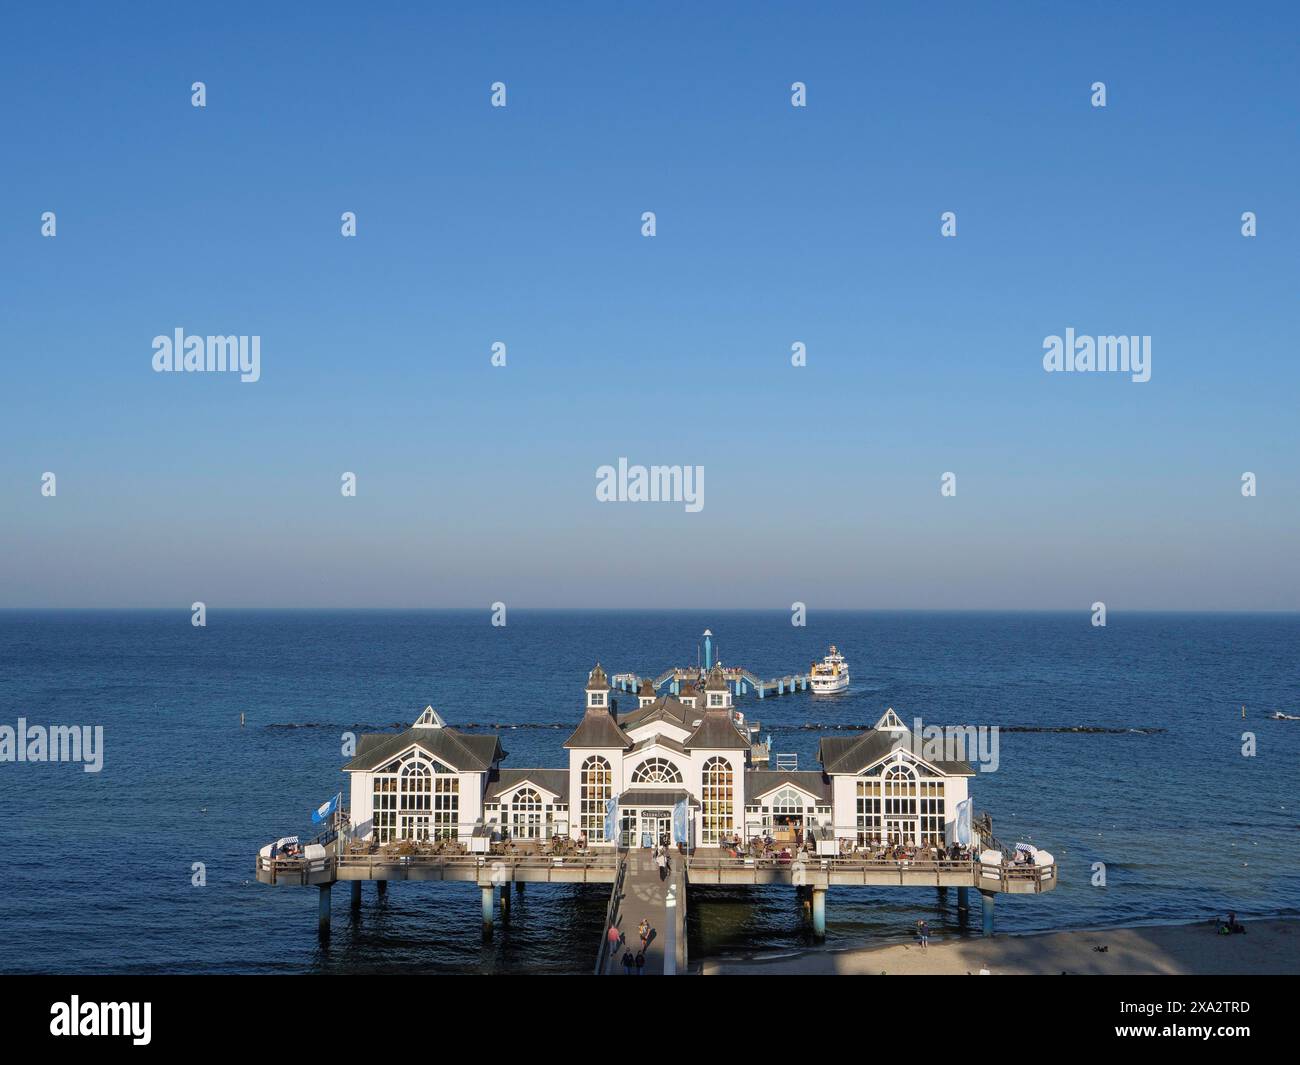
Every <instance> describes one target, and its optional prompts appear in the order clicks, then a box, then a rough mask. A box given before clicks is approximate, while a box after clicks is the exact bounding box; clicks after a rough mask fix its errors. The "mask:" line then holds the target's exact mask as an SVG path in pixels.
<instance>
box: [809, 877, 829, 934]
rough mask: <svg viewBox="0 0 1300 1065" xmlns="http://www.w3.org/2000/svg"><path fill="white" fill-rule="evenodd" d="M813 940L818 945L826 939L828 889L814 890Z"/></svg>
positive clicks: (816, 888)
mask: <svg viewBox="0 0 1300 1065" xmlns="http://www.w3.org/2000/svg"><path fill="white" fill-rule="evenodd" d="M812 923H813V939H815V940H816V941H817V942H818V943H820V942H821V941H822V940H824V939H825V938H826V889H825V888H819V887H815V888H813V889H812Z"/></svg>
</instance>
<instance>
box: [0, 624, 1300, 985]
mask: <svg viewBox="0 0 1300 1065" xmlns="http://www.w3.org/2000/svg"><path fill="white" fill-rule="evenodd" d="M706 626H707V627H710V628H712V630H713V632H714V633H715V634H716V635H717V637H718V639H719V641H720V647H721V652H722V655H723V658H724V660H725V661H727V662H729V663H730V662H736V663H739V664H744V665H746V666H748V667H749V668H751V669H753V670H754V671H755V672H757V673H759V674H761V675H764V676H769V675H776V674H778V673H784V672H787V671H792V670H795V669H798V668H803V667H806V665H807V663H808V662H809V661H810V660H811V659H813V658H814V657H815V656H820V654H822V653H824V649H825V647H826V645H827V644H828V643H830V642H832V641H833V642H835V643H837V644H838V645H839V646H840V647H841V649H842V650H843V651H844V652H845V653H846V655H847V656H848V657H849V660H850V662H851V664H852V667H853V676H854V685H853V688H852V690H851V691H850V692H848V693H846V694H845V695H843V696H837V697H813V696H811V695H807V694H800V695H795V696H787V697H785V698H782V699H776V700H764V701H763V702H762V703H759V702H758V701H757V700H755V699H753V698H752V697H751V698H748V699H745V700H742V705H743V706H744V708H745V709H746V710H747V711H748V712H749V713H750V714H751V715H756V716H758V717H759V718H760V719H761V720H762V722H763V724H764V726H765V729H770V731H772V732H773V734H774V748H775V749H776V750H778V751H793V752H796V753H797V754H798V755H799V761H800V766H801V767H812V766H813V765H814V755H815V752H816V747H817V738H818V736H819V732H818V731H816V730H815V729H809V728H806V727H805V726H807V725H808V724H813V725H834V724H863V725H867V724H871V723H872V722H874V721H875V720H876V718H877V717H878V716H879V714H880V713H881V712H882V711H883V709H884V707H885V706H887V705H892V706H893V707H894V708H895V709H897V710H899V711H900V712H901V713H902V715H903V717H904V719H905V720H910V719H911V718H912V716H913V715H920V716H922V717H923V718H925V719H926V720H927V721H928V722H935V723H969V724H996V725H1000V726H1052V725H1092V726H1102V727H1113V728H1120V729H1128V728H1141V729H1151V728H1157V729H1164V730H1166V731H1164V732H1156V733H1153V734H1141V733H1137V732H1125V733H1121V734H1116V735H1109V734H1108V735H1090V734H1052V733H1036V732H1030V733H1004V734H1003V735H1002V737H1001V767H1000V769H999V771H998V772H996V773H993V774H982V775H980V776H979V777H977V778H976V780H975V782H974V790H975V798H976V807H977V809H985V810H989V811H990V812H991V813H992V815H993V818H994V828H995V831H996V832H997V833H998V835H999V836H1001V837H1002V838H1003V840H1004V841H1006V842H1011V841H1013V840H1015V839H1027V840H1032V841H1033V842H1035V843H1037V844H1039V845H1041V846H1045V847H1047V848H1048V849H1050V850H1051V851H1052V852H1053V853H1055V854H1056V855H1057V857H1058V859H1059V860H1060V861H1061V865H1062V875H1063V879H1064V882H1063V885H1062V887H1061V888H1060V889H1059V890H1057V891H1056V892H1054V893H1052V894H1049V895H1044V896H1041V897H1036V898H1014V899H1003V900H1001V901H1000V902H999V907H998V921H999V927H1000V929H1001V930H1003V931H1036V930H1044V929H1050V928H1061V927H1071V926H1075V927H1082V926H1098V925H1119V924H1131V923H1138V922H1160V921H1186V920H1194V919H1199V918H1201V917H1206V916H1209V915H1212V914H1214V913H1216V912H1221V911H1226V910H1227V909H1236V910H1237V911H1238V913H1239V914H1242V915H1246V916H1265V915H1290V916H1297V915H1300V854H1298V853H1297V846H1296V843H1297V837H1296V829H1297V826H1298V825H1300V795H1297V787H1296V783H1297V780H1298V779H1300V721H1296V722H1285V721H1271V720H1266V719H1265V715H1266V713H1269V712H1271V711H1273V710H1275V709H1281V710H1283V711H1285V712H1288V713H1297V712H1300V684H1298V683H1297V680H1298V679H1300V678H1298V677H1297V668H1298V661H1300V660H1298V656H1297V650H1298V649H1300V618H1297V617H1295V616H1227V615H1219V616H1190V615H1154V614H1153V615H1128V616H1125V615H1117V614H1112V615H1111V616H1110V619H1109V625H1108V626H1107V627H1106V628H1105V629H1095V628H1093V627H1091V625H1090V624H1089V618H1088V615H1087V614H1086V613H1084V612H1080V613H1078V614H1071V615H1062V614H858V613H834V614H831V613H821V614H816V613H814V614H813V615H812V616H811V617H810V619H809V624H808V627H807V628H806V629H795V628H792V627H791V626H790V624H789V620H788V615H787V614H784V613H771V614H767V613H731V612H719V613H714V614H707V615H706V614H701V613H694V612H682V613H652V614H643V613H622V612H589V613H566V612H532V613H528V612H523V611H512V612H511V614H510V616H509V625H508V626H507V627H506V628H492V627H491V626H490V625H489V624H488V614H487V611H479V612H474V613H468V612H386V611H368V612H366V611H363V612H355V611H349V612H267V611H264V612H246V613H245V612H220V611H213V612H211V613H210V614H209V616H208V626H207V628H205V629H196V628H194V627H192V626H191V625H190V615H189V613H188V612H187V611H185V610H180V611H173V612H168V613H162V612H77V613H61V612H60V613H46V612H0V723H7V724H10V725H13V724H15V723H16V721H17V718H18V717H20V716H24V717H26V718H27V719H28V720H29V721H31V722H45V723H51V722H53V723H67V724H72V723H86V724H102V725H103V726H104V729H105V748H106V753H105V765H104V770H103V772H102V773H99V774H98V775H95V774H88V773H83V772H82V771H81V769H80V767H79V766H74V765H30V764H0V810H3V812H4V821H5V831H4V841H5V857H6V869H5V875H4V881H3V886H2V888H0V927H2V928H3V929H4V931H5V934H4V936H3V937H0V971H5V972H15V971H104V970H108V971H153V970H165V971H175V972H252V971H256V972H302V971H348V972H357V971H386V970H387V971H399V970H400V971H403V972H411V971H427V972H486V971H530V972H557V973H558V972H572V971H585V970H586V968H587V966H588V965H589V964H590V959H591V958H592V957H593V955H594V951H595V948H596V945H597V944H596V940H597V936H598V933H599V930H600V921H601V916H602V914H603V911H604V906H605V902H606V894H605V891H604V890H603V889H599V888H590V889H583V888H567V887H544V886H540V885H530V886H529V888H528V891H527V893H526V894H525V895H523V896H522V897H519V898H517V900H516V904H515V907H514V913H513V919H512V922H511V926H510V927H509V928H508V929H501V928H498V933H497V936H496V937H495V939H494V941H493V942H492V943H491V944H490V945H487V946H484V945H483V944H482V943H481V942H480V939H479V935H478V919H479V918H478V909H479V894H478V891H477V889H476V888H475V887H473V886H472V885H438V884H394V885H392V887H391V890H390V892H389V895H388V898H387V899H386V900H385V901H384V902H382V903H381V902H378V901H376V900H375V899H374V898H373V895H372V891H373V889H372V888H370V887H369V886H367V888H366V890H365V896H364V906H363V912H362V916H361V919H360V921H359V923H358V924H356V925H355V926H354V925H351V924H350V923H349V921H348V919H347V910H346V899H345V898H344V897H342V896H343V895H344V893H343V892H336V898H335V914H334V934H333V936H332V937H331V939H330V942H329V944H328V946H325V947H322V946H321V944H320V943H319V941H318V939H317V937H316V935H315V908H316V897H315V892H314V891H303V890H295V889H287V888H282V889H276V888H270V887H265V886H262V885H259V884H257V883H256V881H255V880H254V879H253V878H252V872H251V871H252V866H253V856H254V854H255V852H256V850H257V848H258V847H259V846H260V845H262V844H263V843H265V842H267V841H268V840H270V839H272V838H274V837H276V836H279V835H282V834H286V833H289V832H295V831H308V830H309V829H310V822H309V813H310V811H311V809H312V808H313V807H314V806H316V805H317V804H318V803H320V802H322V801H324V800H325V799H326V798H328V797H329V796H330V795H331V794H333V793H334V792H335V791H336V790H338V788H339V787H340V785H341V783H342V780H343V776H342V774H341V773H340V772H339V766H340V765H341V764H342V762H343V761H344V759H343V758H341V756H340V750H339V746H340V735H341V733H342V732H344V731H345V730H354V731H359V730H365V729H376V728H381V727H387V726H393V725H398V724H407V723H409V722H410V721H412V720H414V718H415V717H416V715H417V714H418V713H419V711H420V710H421V709H422V708H423V707H424V706H425V705H426V704H427V703H430V702H431V703H433V705H434V706H436V707H437V708H438V709H439V710H440V711H441V712H442V713H443V715H444V716H445V717H446V718H447V720H448V722H449V723H451V724H454V725H458V726H465V725H468V724H471V723H474V724H477V725H479V726H487V725H500V726H501V730H502V737H503V742H504V745H505V748H506V749H507V751H509V752H510V757H509V759H508V760H507V762H506V764H507V765H516V766H526V765H563V764H564V759H563V754H564V752H563V750H562V748H561V746H560V745H561V744H562V743H563V741H564V739H565V737H566V735H567V732H568V730H569V729H570V728H571V727H572V725H573V723H574V722H575V721H576V719H577V717H578V715H579V714H580V712H581V710H580V707H581V695H582V686H583V684H584V683H585V681H586V676H587V671H588V670H589V669H590V668H591V666H592V664H593V663H594V661H595V660H596V659H597V658H599V659H600V661H601V662H602V663H603V664H604V665H605V666H606V668H607V669H610V670H611V671H621V670H629V669H630V670H637V671H639V672H658V671H659V670H660V669H661V668H663V667H665V666H667V665H669V664H673V663H683V664H684V663H690V662H694V660H695V649H696V643H697V636H698V634H699V633H700V632H701V631H702V630H703V629H704V628H705V627H706ZM1243 703H1244V704H1246V706H1247V707H1248V709H1249V712H1250V717H1249V719H1248V721H1247V722H1246V723H1245V725H1244V726H1243V722H1242V721H1241V719H1240V713H1241V711H1240V707H1241V705H1242V704H1243ZM241 711H242V712H244V713H245V714H246V715H247V725H246V726H245V727H244V728H242V729H241V728H240V725H239V715H240V712H241ZM521 726H540V727H521ZM1243 727H1246V728H1250V729H1252V730H1254V731H1255V733H1256V735H1257V737H1258V755H1257V757H1255V758H1243V757H1242V756H1241V754H1240V747H1241V733H1242V731H1243ZM204 811H206V812H204ZM1094 861H1104V862H1106V863H1107V868H1108V875H1109V884H1108V886H1107V887H1106V888H1105V889H1100V888H1096V887H1092V886H1091V885H1090V884H1089V878H1090V865H1091V863H1092V862H1094ZM194 862H203V863H205V864H206V868H207V886H206V887H202V888H196V887H192V886H191V883H190V881H191V875H192V874H191V866H192V863H194ZM953 895H954V896H955V893H953ZM955 902H956V900H955V897H953V898H951V899H949V900H948V908H947V909H941V908H940V905H939V901H938V899H937V898H936V893H935V892H933V891H927V890H918V891H909V892H900V891H893V892H870V891H866V890H850V889H834V890H832V892H831V893H830V895H829V896H828V905H827V917H828V923H829V945H830V946H832V947H844V946H851V945H855V944H861V943H869V942H874V941H879V940H881V939H883V938H887V937H894V936H897V935H899V934H902V933H903V932H904V931H905V929H906V927H907V926H908V925H910V924H911V923H912V922H914V921H915V920H916V918H917V917H918V916H925V917H927V918H928V919H929V920H931V922H932V923H934V924H935V925H936V926H937V927H938V928H939V929H940V930H942V929H944V928H949V927H950V928H951V929H952V931H953V933H954V934H955V933H956V928H955V914H954V913H953V910H952V907H954V906H955ZM940 934H942V932H940ZM690 935H691V942H690V949H691V957H692V960H696V961H698V960H700V959H701V958H703V957H706V956H711V955H718V954H744V953H756V952H764V951H769V950H782V949H793V948H801V947H804V946H806V945H807V943H808V939H807V931H806V930H805V928H804V927H803V925H802V923H801V921H800V915H799V912H798V909H797V908H796V906H795V902H794V898H793V893H792V892H791V891H790V890H789V889H760V890H750V891H747V892H739V891H738V892H731V893H726V892H712V893H710V892H704V891H697V892H693V893H692V896H691V910H690Z"/></svg>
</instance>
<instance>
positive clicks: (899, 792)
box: [884, 762, 920, 843]
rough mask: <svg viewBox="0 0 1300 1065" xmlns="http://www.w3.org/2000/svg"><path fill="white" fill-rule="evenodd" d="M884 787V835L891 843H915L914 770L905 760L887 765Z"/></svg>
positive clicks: (917, 827) (916, 825) (915, 788)
mask: <svg viewBox="0 0 1300 1065" xmlns="http://www.w3.org/2000/svg"><path fill="white" fill-rule="evenodd" d="M884 787H885V835H886V837H887V838H888V839H889V841H890V842H891V843H916V842H917V839H916V837H917V834H918V831H919V828H920V825H919V824H918V822H917V819H916V818H917V809H916V799H917V794H916V792H917V786H916V772H915V770H913V769H912V767H911V766H909V765H908V764H907V763H905V762H895V763H894V764H893V765H890V766H887V767H886V769H885V778H884Z"/></svg>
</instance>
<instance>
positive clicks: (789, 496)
mask: <svg viewBox="0 0 1300 1065" xmlns="http://www.w3.org/2000/svg"><path fill="white" fill-rule="evenodd" d="M704 6H705V5H698V4H668V5H663V4H655V5H649V4H644V5H643V4H608V3H605V4H570V5H563V6H557V7H554V8H547V9H543V8H542V7H541V6H540V5H525V4H514V3H506V4H494V5H470V4H456V5H438V6H436V7H434V6H432V5H428V6H426V5H419V6H418V7H417V6H416V5H409V6H407V5H403V6H401V7H398V6H397V5H380V6H379V8H378V10H375V9H371V8H357V7H356V6H355V5H336V4H311V5H303V6H301V7H298V8H286V9H283V10H281V9H280V6H279V5H276V6H275V9H271V8H270V7H268V6H266V5H250V6H246V7H242V8H241V7H238V6H236V7H231V8H230V9H229V11H227V10H225V9H223V10H222V11H221V12H217V11H216V10H211V11H207V10H199V11H188V10H187V11H183V12H182V11H178V10H173V9H172V8H170V7H169V6H164V5H157V6H145V5H132V6H131V7H130V8H129V9H119V10H109V9H107V8H102V7H100V6H98V5H85V6H78V7H71V6H69V7H60V6H58V5H53V6H51V5H41V6H40V7H36V6H35V5H33V6H31V7H29V8H28V9H27V10H26V11H22V10H15V11H14V12H13V14H12V15H11V16H10V17H9V18H8V19H7V23H8V24H7V30H6V34H5V39H4V41H3V43H2V44H0V50H3V53H4V56H3V58H4V62H3V64H0V98H2V99H3V101H4V102H3V105H0V144H2V145H3V150H4V160H5V165H4V166H3V168H2V172H0V188H3V192H4V195H3V199H2V201H0V255H2V256H3V262H4V264H5V266H4V292H5V298H4V299H3V300H0V338H2V341H3V344H2V347H3V351H2V357H3V382H4V387H3V389H0V445H2V446H0V539H3V542H4V545H5V549H4V551H3V552H2V553H0V605H4V606H73V605H79V606H155V605H171V604H179V605H181V606H182V607H187V606H188V604H189V603H190V602H191V601H193V600H203V601H205V602H207V603H208V605H209V607H210V608H215V607H216V606H218V605H222V606H259V605H260V606H326V605H331V606H349V605H358V606H364V605H369V606H482V607H484V608H485V609H486V607H487V604H489V603H491V602H493V601H496V600H502V601H505V602H506V603H507V604H512V605H518V606H621V607H635V606H662V607H695V606H700V607H704V606H710V607H788V605H789V604H790V603H791V602H793V601H795V600H800V601H804V602H806V603H807V604H808V605H809V608H810V609H816V608H819V607H820V608H830V607H864V608H871V607H881V608H983V607H987V608H1062V609H1079V610H1086V609H1087V608H1088V606H1089V605H1090V604H1091V603H1092V602H1093V601H1094V600H1103V601H1105V602H1106V603H1107V604H1108V606H1109V607H1110V608H1111V609H1125V608H1130V609H1132V608H1151V609H1165V608H1167V609H1184V608H1185V609H1198V610H1199V609H1297V608H1300V552H1297V551H1296V548H1295V545H1296V540H1297V529H1300V503H1298V502H1297V501H1298V500H1300V473H1298V472H1297V462H1298V461H1300V446H1297V445H1300V429H1297V425H1298V424H1300V417H1298V416H1297V398H1298V390H1297V385H1298V384H1300V373H1298V371H1297V366H1296V357H1297V346H1296V337H1297V336H1300V310H1298V308H1300V301H1298V300H1297V280H1298V274H1300V270H1298V269H1297V257H1296V248H1297V246H1298V238H1300V205H1298V204H1297V192H1296V188H1297V186H1296V174H1297V164H1298V163H1300V148H1298V147H1297V146H1298V145H1300V138H1298V136H1297V134H1298V133H1300V130H1298V129H1297V123H1298V121H1300V119H1298V113H1297V99H1300V93H1298V91H1297V90H1300V74H1298V73H1297V70H1296V64H1295V42H1296V40H1297V37H1298V33H1297V31H1298V30H1300V15H1298V14H1297V13H1296V10H1295V8H1294V7H1293V6H1289V5H1284V4H1277V5H1258V6H1256V5H1235V6H1232V7H1223V6H1221V5H1197V4H1191V5H1181V6H1180V7H1179V8H1178V9H1177V11H1174V10H1172V9H1168V10H1165V9H1157V8H1156V6H1155V5H1151V6H1150V9H1149V10H1146V11H1134V10H1132V9H1131V7H1132V5H1126V4H1115V5H1110V4H1099V5H1097V4H1094V5H1087V6H1086V7H1079V8H1078V9H1075V10H1070V11H1060V10H1056V9H1055V5H1052V6H1051V7H1050V8H1049V6H1048V5H1033V4H1016V5H971V4H954V5H926V6H925V8H924V9H921V8H920V7H917V8H916V9H915V10H911V9H908V8H905V7H904V6H902V5H887V6H878V7H877V6H868V5H864V4H843V5H841V4H789V3H756V4H755V3H746V4H718V5H708V6H707V7H708V10H706V11H701V10H699V8H702V7H704ZM196 80H201V81H204V82H205V83H206V86H207V93H208V100H207V107H206V108H204V109H196V108H193V107H191V105H190V85H191V83H192V82H194V81H196ZM1098 80H1100V81H1104V82H1105V83H1106V86H1107V96H1108V105H1107V107H1106V108H1104V109H1098V108H1093V107H1092V106H1090V102H1089V96H1090V86H1091V84H1092V83H1093V82H1094V81H1098ZM494 81H504V82H505V83H506V85H507V91H508V106H507V107H506V108H504V109H501V108H492V107H490V106H489V86H490V85H491V84H492V83H493V82H494ZM794 81H803V82H805V83H806V84H807V86H808V106H807V107H806V108H803V109H796V108H793V107H791V106H790V85H791V83H792V82H794ZM647 210H649V211H654V212H656V214H657V218H658V235H657V236H655V237H654V238H653V239H647V238H644V237H642V236H641V235H640V217H641V213H642V212H643V211H647ZM1247 210H1249V211H1254V212H1256V214H1257V216H1258V219H1259V235H1258V236H1257V237H1256V238H1254V239H1246V238H1243V237H1242V236H1241V234H1240V220H1239V219H1240V216H1241V214H1242V212H1243V211H1247ZM44 211H55V212H56V213H57V218H58V235H57V237H55V238H54V239H48V238H43V237H41V235H40V216H41V213H42V212H44ZM343 211H355V212H356V214H357V217H358V233H359V235H358V236H357V237H356V238H355V239H345V238H343V237H342V236H340V233H339V225H340V223H339V216H340V214H341V213H342V212H343ZM944 211H954V212H956V213H957V218H958V235H957V237H956V238H953V239H943V238H941V237H940V235H939V219H940V214H941V213H942V212H944ZM177 327H183V328H185V329H186V330H187V332H189V333H199V334H208V333H221V334H226V333H237V334H257V335H260V336H261V338H262V379H261V380H260V381H259V382H257V383H256V384H241V383H239V382H238V381H237V380H235V379H233V378H223V377H218V376H215V375H202V374H155V373H153V372H152V370H151V366H150V360H151V356H152V348H151V341H152V338H153V337H154V336H155V335H158V334H169V333H171V332H172V331H173V330H174V329H175V328H177ZM1066 327H1073V328H1074V329H1076V330H1077V331H1078V332H1079V333H1087V334H1112V333H1114V334H1147V335H1150V336H1151V337H1152V351H1153V367H1152V379H1151V381H1150V382H1148V383H1146V384H1134V383H1131V382H1130V381H1129V380H1128V379H1127V377H1124V376H1120V375H1113V374H1093V375H1078V374H1073V375H1066V374H1052V375H1049V374H1046V373H1044V372H1043V369H1042V365H1041V359H1042V343H1043V338H1044V337H1045V336H1047V335H1050V334H1060V333H1063V332H1064V331H1065V329H1066ZM497 340H500V341H504V342H505V343H506V344H507V345H508V352H509V355H508V365H507V367H506V368H504V369H498V368H493V367H491V366H490V365H489V361H488V360H489V347H490V345H491V344H492V342H494V341H497ZM795 341H803V342H804V343H806V344H807V346H808V365H807V366H806V367H803V368H794V367H791V365H790V358H789V354H790V345H791V344H792V343H793V342H795ZM619 456H628V458H629V459H630V460H631V461H632V462H642V463H682V464H692V465H703V466H704V467H705V470H706V478H705V491H706V504H705V507H704V510H703V511H702V512H700V513H698V514H688V513H685V511H684V508H683V507H681V506H680V505H671V504H643V505H633V504H601V503H598V502H597V501H596V498H595V470H596V468H597V467H598V466H600V465H602V464H605V463H614V462H616V461H617V459H618V457H619ZM47 470H48V471H53V472H55V473H56V474H57V477H58V495H57V497H56V498H54V499H47V498H43V497H42V496H41V494H40V478H41V474H42V473H43V472H44V471H47ZM343 471H354V472H356V473H357V475H358V480H359V490H358V495H357V497H356V498H355V499H345V498H343V497H342V496H341V495H340V492H339V478H340V474H341V473H342V472H343ZM945 471H953V472H955V473H956V474H957V477H958V492H957V495H956V497H954V498H942V497H941V496H940V493H939V478H940V475H941V474H942V473H943V472H945ZM1244 471H1251V472H1254V473H1255V474H1256V475H1257V476H1258V478H1259V494H1258V496H1257V497H1256V498H1253V499H1244V498H1243V497H1242V496H1241V493H1240V488H1239V486H1240V477H1241V474H1242V473H1243V472H1244Z"/></svg>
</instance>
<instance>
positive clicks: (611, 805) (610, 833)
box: [605, 795, 618, 840]
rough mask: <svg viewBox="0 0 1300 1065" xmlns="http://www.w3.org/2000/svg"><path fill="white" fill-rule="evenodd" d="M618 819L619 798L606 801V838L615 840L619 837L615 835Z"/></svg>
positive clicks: (615, 797)
mask: <svg viewBox="0 0 1300 1065" xmlns="http://www.w3.org/2000/svg"><path fill="white" fill-rule="evenodd" d="M617 818H618V796H617V795H615V796H614V797H613V798H610V799H606V800H605V838H606V839H607V840H615V839H617V838H618V836H617V835H616V834H615V833H616V829H617V824H616V821H617Z"/></svg>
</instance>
